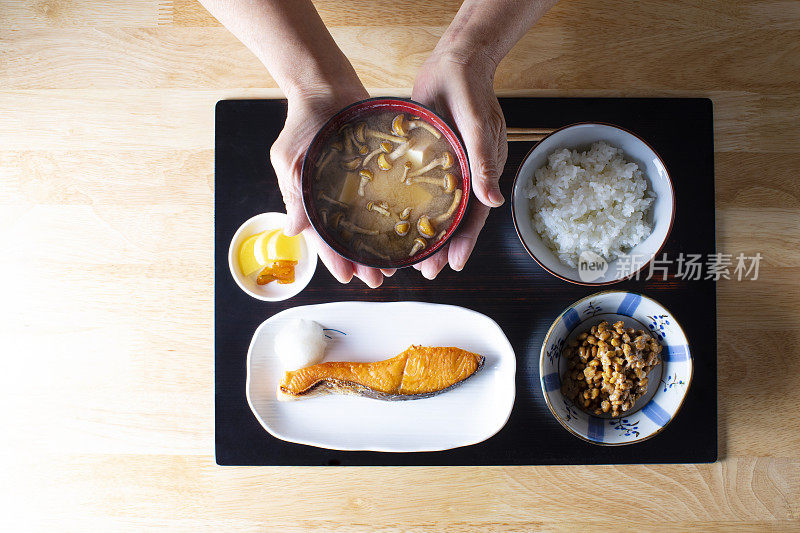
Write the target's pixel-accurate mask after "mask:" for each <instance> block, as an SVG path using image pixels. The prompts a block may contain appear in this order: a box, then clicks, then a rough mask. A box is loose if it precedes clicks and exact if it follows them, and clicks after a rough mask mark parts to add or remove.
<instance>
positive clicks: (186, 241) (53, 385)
mask: <svg viewBox="0 0 800 533" xmlns="http://www.w3.org/2000/svg"><path fill="white" fill-rule="evenodd" d="M316 4H317V5H318V7H319V9H320V12H321V15H322V17H323V19H324V20H325V21H326V23H328V24H329V25H330V26H331V27H332V32H333V35H334V37H335V38H336V40H337V42H338V43H339V44H340V45H341V46H342V48H343V50H344V51H345V53H347V55H348V56H349V57H350V58H351V59H352V60H353V63H354V66H355V68H356V70H357V71H358V73H359V75H360V76H361V77H362V79H363V80H364V82H365V83H366V84H367V85H368V87H369V88H370V90H371V91H372V92H373V94H399V95H408V94H410V88H411V85H412V83H413V80H414V74H415V71H416V69H417V67H418V66H419V65H420V64H421V63H422V61H424V59H425V57H426V54H427V53H428V52H429V51H430V50H431V49H432V47H433V46H434V45H435V43H436V40H437V39H438V36H439V35H441V33H442V32H443V31H444V28H445V27H446V25H447V24H448V22H449V20H450V18H451V17H452V15H453V13H454V12H455V10H456V9H457V7H458V2H456V1H453V0H436V1H431V2H420V3H417V4H416V5H415V7H414V9H413V10H408V9H405V8H404V7H403V6H404V3H403V2H397V1H390V0H373V1H370V2H366V1H363V2H362V1H354V2H347V3H343V2H339V1H335V0H319V1H317V2H316ZM376 12H380V13H383V14H384V15H385V16H383V17H382V18H381V23H380V25H379V26H376V25H375V20H376V19H375V15H374V13H376ZM798 52H800V2H794V1H783V0H771V1H764V2H744V1H733V0H726V1H720V2H690V1H688V0H686V1H683V0H681V1H671V2H650V1H638V2H635V3H630V2H621V1H619V2H593V1H591V0H583V1H563V2H561V3H560V4H559V5H558V6H556V8H554V9H553V10H552V12H551V13H549V14H548V15H547V16H546V17H545V18H544V19H543V20H542V21H541V22H540V24H539V25H538V27H537V28H535V29H534V30H532V31H531V32H530V33H529V34H528V35H527V36H526V37H525V38H524V39H523V40H522V41H521V42H520V44H519V45H518V46H517V47H516V48H515V49H514V50H513V51H512V53H511V54H509V56H508V57H507V58H506V59H505V60H504V61H503V62H502V63H501V65H500V68H499V70H498V73H497V78H496V87H497V90H498V92H499V93H501V94H506V95H514V94H517V95H527V96H539V95H541V96H545V95H546V96H554V95H559V96H675V95H680V96H709V97H711V98H712V99H713V101H714V106H715V116H716V125H715V135H716V139H715V147H716V151H717V154H716V164H717V169H716V190H717V208H718V213H717V235H718V247H719V248H720V250H724V251H729V252H732V253H736V252H739V251H744V252H747V253H751V252H754V251H760V252H761V253H762V254H763V256H764V261H763V263H762V267H761V275H760V278H759V280H758V281H754V282H735V281H723V282H721V283H720V284H719V293H718V304H719V320H718V332H717V333H718V338H719V343H718V352H719V355H718V358H719V359H718V360H719V368H720V372H719V412H720V427H719V431H720V442H721V446H722V448H721V452H722V453H721V456H722V457H723V458H722V460H721V461H720V462H718V463H716V464H713V465H696V466H694V465H655V466H631V467H613V466H609V467H515V468H368V469H367V468H353V469H348V468H335V469H315V468H298V469H296V468H220V467H216V466H214V463H213V390H212V381H213V376H212V372H213V365H212V348H211V346H212V338H211V327H212V318H211V317H212V301H211V294H212V292H211V290H212V276H213V272H212V266H211V265H212V262H211V261H212V254H211V242H212V228H213V220H212V212H213V208H212V204H213V185H212V176H213V106H214V103H215V102H216V101H217V100H219V99H221V98H231V97H275V96H279V92H278V91H277V90H276V89H275V88H274V83H273V82H272V80H271V79H270V78H269V76H268V75H267V73H266V71H265V70H264V69H263V67H261V66H260V65H259V64H258V63H257V61H256V60H255V58H254V57H253V56H252V54H250V52H248V51H247V50H246V49H244V47H242V46H241V45H240V44H239V43H238V42H236V41H235V39H233V38H232V37H231V36H230V35H229V34H228V33H227V32H226V31H225V30H224V29H223V28H221V27H220V26H219V25H218V24H217V23H216V21H214V20H213V19H212V18H211V17H210V16H208V14H207V13H206V12H205V11H204V10H203V8H202V7H201V6H199V5H198V4H196V3H194V2H192V1H190V0H176V1H174V2H170V1H167V0H165V1H157V0H144V1H141V2H122V1H119V0H115V1H112V0H104V1H100V2H96V1H89V0H74V1H69V2H68V1H65V0H39V1H36V0H17V1H10V2H5V3H4V4H3V6H2V8H0V106H1V107H2V109H4V112H3V113H1V114H0V247H1V248H2V253H0V290H1V291H2V292H1V294H2V305H0V339H2V341H0V352H1V353H2V354H3V355H4V356H5V357H3V361H4V363H5V368H4V370H3V372H2V374H0V375H2V376H3V387H2V389H0V390H2V392H0V399H2V401H3V403H4V404H5V405H7V406H9V407H8V408H7V409H6V411H5V412H6V418H5V419H4V420H5V427H6V428H7V431H6V432H5V434H4V438H3V439H0V454H2V457H3V459H2V461H1V462H0V465H2V466H1V468H2V475H3V480H4V483H3V484H2V488H0V495H2V499H0V501H3V506H4V510H5V513H4V517H5V520H4V522H6V523H8V524H9V525H10V527H12V528H14V526H16V529H27V530H31V529H33V530H42V529H48V530H51V529H56V530H61V529H65V530H92V529H97V530H131V531H134V530H135V531H140V530H142V529H144V528H154V527H162V528H169V529H170V530H179V531H180V530H186V531H198V530H220V529H223V530H230V529H241V530H263V529H265V528H268V529H278V528H280V529H282V530H285V531H309V530H312V531H314V530H315V531H376V530H377V531H397V530H405V531H410V530H415V531H418V530H425V531H467V530H474V529H480V530H487V531H536V530H574V529H577V528H584V529H591V530H596V529H607V530H612V529H613V530H619V529H639V528H645V529H659V530H681V531H683V530H686V529H690V528H698V529H702V530H720V531H727V530H730V529H734V528H735V529H741V530H750V531H763V530H788V529H794V530H797V529H798V528H800V508H798V507H799V506H800V504H799V503H798V502H800V460H798V458H797V450H798V449H799V448H800V437H798V435H800V409H798V405H800V392H798V391H800V389H798V387H797V386H796V378H795V376H796V375H797V373H798V371H800V368H798V365H800V363H798V361H800V349H799V348H798V346H800V338H798V331H800V323H799V321H800V319H798V316H800V303H798V302H800V288H799V287H800V284H798V281H797V268H798V266H800V254H798V251H797V250H798V249H800V247H799V246H798V245H799V244H800V224H798V223H797V222H798V220H800V190H799V189H798V181H797V179H796V177H797V176H798V174H800V129H798V128H797V124H798V121H800V97H798V91H800V75H798V72H800V68H798V67H800V65H799V64H798V63H800V53H798ZM387 57H388V59H386V58H387ZM531 126H536V125H531ZM687 150H691V147H687ZM320 275H327V274H326V273H324V272H321V273H320ZM687 445H691V444H690V443H687ZM398 487H402V490H398ZM597 487H605V488H606V490H608V487H614V488H615V489H616V490H618V491H619V492H620V495H621V497H620V498H618V499H617V500H615V501H616V503H617V505H615V506H614V507H606V506H602V505H596V504H595V503H594V502H595V499H596V491H597ZM398 495H400V496H398Z"/></svg>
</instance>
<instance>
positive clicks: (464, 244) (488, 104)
mask: <svg viewBox="0 0 800 533" xmlns="http://www.w3.org/2000/svg"><path fill="white" fill-rule="evenodd" d="M495 67H496V65H495V64H494V63H493V62H492V61H491V60H489V59H488V58H486V59H476V58H463V57H459V56H457V55H447V54H437V53H434V54H433V55H432V56H431V57H430V58H429V59H428V60H427V61H426V62H425V64H424V65H423V66H422V68H421V69H420V72H419V74H418V75H417V79H416V80H415V82H414V89H413V91H412V93H411V98H412V99H413V100H416V101H417V102H420V103H422V104H425V105H428V106H430V107H432V108H433V109H435V110H436V111H437V112H438V113H439V114H441V115H443V116H444V118H445V119H447V120H448V121H450V122H451V124H454V125H455V126H456V128H457V129H458V131H459V133H460V134H461V138H462V139H463V141H464V145H465V146H466V149H467V156H468V157H469V165H470V171H471V173H472V191H473V193H474V194H475V196H476V197H477V199H478V200H479V202H473V204H472V205H471V206H470V209H469V213H468V216H467V218H465V219H464V220H463V221H462V222H461V225H460V226H459V227H458V230H457V231H456V233H455V234H454V235H453V237H452V238H451V239H450V242H448V243H447V244H446V245H445V246H444V247H442V249H441V250H439V251H438V252H436V253H435V254H434V255H432V256H431V257H429V258H427V259H425V260H424V261H422V262H420V263H417V264H416V265H414V268H416V269H417V270H419V271H420V272H422V275H423V276H425V277H426V278H428V279H433V278H435V277H436V276H437V275H438V274H439V272H441V270H442V268H444V266H445V265H446V264H447V263H448V262H449V263H450V267H451V268H452V269H453V270H461V269H463V268H464V265H465V263H466V262H467V259H468V258H469V256H470V254H471V253H472V250H473V248H474V247H475V242H476V241H477V240H478V234H479V233H480V232H481V229H482V228H483V225H484V223H485V222H486V217H487V216H489V211H490V208H492V207H499V206H501V205H503V202H504V201H505V200H504V199H503V195H502V194H501V193H500V188H499V186H498V180H499V179H500V175H501V174H502V172H503V167H504V166H505V163H506V156H507V155H508V140H507V138H506V122H505V118H504V117H503V111H502V110H501V109H500V103H499V102H498V101H497V96H495V94H494V86H493V82H494V71H495Z"/></svg>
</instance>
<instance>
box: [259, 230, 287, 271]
mask: <svg viewBox="0 0 800 533" xmlns="http://www.w3.org/2000/svg"><path fill="white" fill-rule="evenodd" d="M280 232H281V230H280V228H279V229H273V230H269V231H264V232H262V233H260V234H259V237H258V239H257V240H256V242H255V246H254V248H255V250H254V252H255V257H256V261H258V263H259V264H260V265H261V266H262V267H264V266H266V264H267V263H269V262H270V257H269V256H268V255H267V242H269V240H270V239H271V238H272V236H273V235H276V234H278V233H280Z"/></svg>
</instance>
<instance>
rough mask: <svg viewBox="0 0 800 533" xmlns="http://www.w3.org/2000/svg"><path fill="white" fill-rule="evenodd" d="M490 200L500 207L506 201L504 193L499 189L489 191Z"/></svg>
mask: <svg viewBox="0 0 800 533" xmlns="http://www.w3.org/2000/svg"><path fill="white" fill-rule="evenodd" d="M489 200H490V201H491V202H492V203H493V204H494V205H495V207H500V206H501V205H503V204H504V203H505V202H506V199H505V198H503V195H502V194H500V191H499V190H498V189H495V190H493V191H489Z"/></svg>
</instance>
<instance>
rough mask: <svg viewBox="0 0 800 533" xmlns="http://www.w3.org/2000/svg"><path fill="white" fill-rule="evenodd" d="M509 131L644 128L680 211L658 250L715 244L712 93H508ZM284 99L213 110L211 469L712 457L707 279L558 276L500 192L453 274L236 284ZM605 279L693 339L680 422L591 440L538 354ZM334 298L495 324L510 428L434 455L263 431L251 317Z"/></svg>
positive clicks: (706, 249) (513, 156)
mask: <svg viewBox="0 0 800 533" xmlns="http://www.w3.org/2000/svg"><path fill="white" fill-rule="evenodd" d="M501 105H502V107H503V111H504V113H505V116H506V121H507V123H508V126H509V127H512V128H531V127H537V128H558V127H561V126H564V125H567V124H571V123H575V122H586V121H596V122H607V123H611V124H616V125H619V126H622V127H624V128H626V129H629V130H631V131H633V132H634V133H636V134H638V135H640V136H641V137H642V138H644V139H645V140H646V141H647V142H648V143H649V144H650V145H651V146H652V147H653V148H654V149H655V150H656V151H657V152H658V153H659V154H660V155H661V157H662V158H663V159H664V162H665V163H666V165H667V168H668V169H669V172H670V175H671V177H672V179H673V185H674V188H675V195H676V205H677V211H676V216H675V223H674V226H673V229H672V233H671V235H670V237H669V240H668V241H667V243H666V245H665V247H664V249H663V250H662V252H666V253H667V254H668V257H673V258H674V257H676V256H677V255H678V253H680V252H683V253H694V254H703V255H704V256H706V255H707V254H710V253H713V252H714V251H715V243H714V147H713V113H712V105H711V101H710V100H707V99H683V98H504V99H501ZM285 116H286V102H285V101H283V100H226V101H221V102H219V103H218V104H217V107H216V182H215V205H214V209H215V237H214V238H215V249H214V258H215V284H214V287H215V289H214V290H215V300H214V311H215V321H214V329H215V378H214V380H215V410H216V418H215V421H216V432H215V443H216V459H217V463H218V464H220V465H513V464H532V465H534V464H598V463H599V464H602V463H695V462H710V461H715V460H716V459H717V386H716V368H717V362H716V290H715V284H714V282H713V281H711V280H707V281H684V280H681V279H678V278H676V277H675V276H674V275H670V276H669V278H668V280H666V281H662V280H661V279H660V277H659V279H657V280H649V281H646V280H644V279H642V280H638V281H637V280H629V281H625V282H622V283H618V284H615V285H611V286H609V287H604V288H596V289H595V288H591V287H583V286H578V285H573V284H570V283H567V282H565V281H561V280H559V279H557V278H555V277H553V276H552V275H550V274H548V273H547V272H545V271H544V270H543V269H542V268H540V267H539V266H538V265H537V264H536V263H535V262H534V261H533V260H532V259H531V258H530V257H529V256H528V254H527V253H526V252H525V250H524V248H523V247H522V245H521V244H520V242H519V239H518V238H517V235H516V233H515V232H514V227H513V224H512V221H511V206H510V202H507V203H506V205H504V206H503V207H501V208H498V209H494V210H492V213H491V215H490V216H489V219H488V221H487V223H486V227H485V228H484V230H483V232H482V233H481V236H480V239H479V241H478V245H477V247H476V249H475V252H474V253H473V255H472V257H471V258H470V260H469V262H468V263H467V266H466V268H465V269H464V270H463V271H461V272H453V271H451V270H450V269H449V268H446V269H445V270H444V271H443V272H442V273H441V274H440V275H439V276H438V277H437V278H436V280H434V281H428V280H425V279H424V278H422V276H421V275H420V274H419V272H417V271H416V270H413V269H404V270H401V271H399V272H397V274H395V275H394V277H392V278H390V279H387V280H386V281H385V282H384V285H383V286H382V287H381V288H379V289H375V290H370V289H367V288H366V287H365V286H364V285H363V284H362V283H361V282H359V281H358V280H354V281H353V282H352V283H350V284H349V285H340V284H339V283H338V282H337V281H336V280H334V278H333V277H332V276H331V275H330V274H329V273H328V272H327V270H326V269H325V267H324V265H322V264H321V263H320V264H319V265H318V267H317V272H316V274H315V276H314V279H313V280H312V281H311V283H310V284H309V285H308V287H306V289H305V290H304V291H303V292H301V293H300V294H299V295H298V296H295V297H294V298H291V299H290V300H287V301H284V302H276V303H271V302H262V301H259V300H256V299H254V298H251V297H250V296H248V295H246V294H245V293H244V292H242V291H241V290H240V289H239V287H238V286H237V285H236V284H235V282H234V281H233V279H232V278H231V275H230V273H229V271H228V264H227V252H228V246H229V244H230V240H231V238H232V236H233V234H234V232H235V231H236V229H237V228H238V227H239V225H240V224H241V223H242V222H244V221H245V220H247V219H248V218H250V217H251V216H253V215H255V214H258V213H262V212H265V211H284V206H283V202H282V200H281V195H280V192H279V190H278V187H277V183H276V180H275V174H274V172H273V170H272V167H271V165H270V162H269V155H268V154H269V147H270V145H271V144H272V143H273V142H274V140H275V139H276V137H277V136H278V134H279V133H280V131H281V128H282V127H283V122H284V119H285ZM532 145H533V143H532V142H513V143H510V144H509V152H508V162H507V163H506V167H505V172H504V174H503V177H502V179H501V188H502V190H503V194H504V195H505V197H506V198H507V199H510V197H511V185H512V181H513V178H514V174H515V172H516V170H517V168H518V167H519V165H520V163H521V162H522V159H523V158H524V157H525V154H526V153H527V152H528V150H529V149H530V148H531V146H532ZM603 289H619V290H631V291H635V292H641V293H643V294H646V295H648V296H651V297H653V298H655V299H656V300H658V301H659V302H661V303H662V304H664V305H665V306H666V307H667V308H668V309H669V310H670V311H671V312H672V313H673V314H674V315H675V317H676V318H678V320H680V322H681V324H682V326H683V327H684V329H685V331H686V334H687V336H688V338H689V342H690V343H691V345H692V355H693V357H694V377H693V381H692V384H691V387H690V389H689V391H688V395H687V398H686V401H685V403H684V405H683V407H682V408H681V410H680V412H679V413H678V415H677V417H676V419H675V420H674V421H673V422H672V423H671V424H670V425H669V426H668V427H667V428H666V429H665V430H664V431H663V432H662V433H661V434H659V435H657V436H655V437H653V438H652V439H650V440H647V441H645V442H642V443H639V444H632V445H628V446H618V447H606V446H597V445H592V444H589V443H587V442H584V441H582V440H580V439H578V438H576V437H574V436H572V435H571V434H569V433H568V432H567V431H566V430H565V429H564V428H562V427H561V425H560V424H559V423H558V422H557V421H556V419H555V418H554V417H553V416H552V414H551V413H550V411H549V410H548V408H547V406H546V404H545V402H544V399H543V398H542V392H541V388H540V385H539V372H538V368H539V351H540V348H541V343H542V340H543V338H544V335H545V332H546V331H547V328H548V327H549V326H550V324H551V323H552V321H553V320H554V318H555V317H556V316H557V315H558V314H559V313H560V312H561V311H563V310H564V308H566V307H567V306H568V305H569V304H571V303H572V302H574V301H576V300H578V299H580V298H582V297H584V296H588V295H589V294H591V293H593V292H596V291H599V290H603ZM341 300H363V301H402V300H416V301H427V302H435V303H445V304H453V305H460V306H463V307H467V308H470V309H474V310H475V311H478V312H481V313H484V314H486V315H488V316H490V317H491V318H493V319H494V320H496V321H497V323H498V324H500V326H501V327H502V328H503V330H504V331H505V333H506V335H507V336H508V338H509V340H510V341H511V343H512V345H513V347H514V350H515V352H516V355H517V379H516V387H517V395H516V402H515V404H514V409H513V412H512V414H511V417H510V419H509V420H508V423H507V424H506V426H505V427H504V428H503V429H502V430H501V431H500V432H499V433H498V434H497V435H495V436H494V437H492V438H490V439H488V440H486V441H484V442H482V443H480V444H476V445H473V446H467V447H463V448H457V449H453V450H447V451H441V452H421V453H380V452H342V451H334V450H326V449H322V448H315V447H312V446H306V445H301V444H292V443H288V442H283V441H281V440H279V439H276V438H274V437H272V436H271V435H269V434H268V433H267V432H266V431H265V430H264V429H263V428H262V427H261V425H260V424H259V423H258V421H257V420H256V418H255V416H253V414H252V413H251V411H250V408H249V407H248V405H247V400H246V398H245V376H246V368H245V363H246V357H247V348H248V345H249V343H250V339H251V337H252V335H253V332H254V331H255V329H256V327H257V326H258V325H259V324H260V323H261V322H263V321H264V320H266V319H267V318H269V317H270V316H272V315H273V314H275V313H277V312H279V311H282V310H284V309H287V308H289V307H294V306H298V305H308V304H316V303H324V302H332V301H341Z"/></svg>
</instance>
